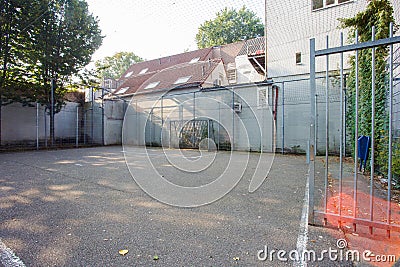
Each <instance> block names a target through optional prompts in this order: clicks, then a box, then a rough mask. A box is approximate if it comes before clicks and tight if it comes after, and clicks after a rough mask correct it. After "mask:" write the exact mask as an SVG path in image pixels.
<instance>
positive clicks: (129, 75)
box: [125, 71, 133, 78]
mask: <svg viewBox="0 0 400 267" xmlns="http://www.w3.org/2000/svg"><path fill="white" fill-rule="evenodd" d="M132 74H133V71H131V72H128V73H127V74H126V75H125V78H129V77H131V76H132Z"/></svg>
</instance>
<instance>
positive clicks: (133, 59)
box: [95, 52, 143, 79]
mask: <svg viewBox="0 0 400 267" xmlns="http://www.w3.org/2000/svg"><path fill="white" fill-rule="evenodd" d="M142 61H143V59H142V58H141V57H139V56H137V55H135V54H134V53H132V52H118V53H115V54H114V55H113V56H111V57H105V58H104V59H102V60H98V61H96V63H95V65H96V68H97V70H98V72H99V74H100V76H101V78H103V79H105V78H111V79H118V78H119V77H121V75H122V74H123V73H124V72H125V71H126V70H127V69H128V68H129V67H130V66H131V65H132V64H134V63H137V62H142Z"/></svg>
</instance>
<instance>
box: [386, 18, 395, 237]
mask: <svg viewBox="0 0 400 267" xmlns="http://www.w3.org/2000/svg"><path fill="white" fill-rule="evenodd" d="M389 37H390V38H393V22H391V23H390V34H389ZM393 52H394V51H393V44H391V45H390V52H389V53H390V57H389V61H390V62H389V72H390V73H389V79H390V81H389V144H388V145H389V155H388V179H387V180H388V193H387V203H388V204H387V205H388V206H387V224H389V225H390V221H391V215H392V214H391V212H392V210H391V200H392V192H391V191H392V156H393V147H392V145H393ZM387 235H388V237H390V230H387Z"/></svg>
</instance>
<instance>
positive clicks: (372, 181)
mask: <svg viewBox="0 0 400 267" xmlns="http://www.w3.org/2000/svg"><path fill="white" fill-rule="evenodd" d="M372 41H375V26H373V27H372ZM375 52H376V48H375V47H373V48H372V66H371V68H372V74H371V75H372V81H371V82H372V88H371V90H372V92H371V97H372V114H371V178H370V188H369V190H370V191H369V211H370V217H369V219H370V220H371V221H373V219H374V199H373V196H374V173H375V87H376V86H375V80H376V77H375V76H376V71H375V65H376V63H375V62H376V60H375ZM369 231H370V233H371V234H372V233H373V227H372V226H370V227H369Z"/></svg>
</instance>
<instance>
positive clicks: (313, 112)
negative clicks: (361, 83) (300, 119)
mask: <svg viewBox="0 0 400 267" xmlns="http://www.w3.org/2000/svg"><path fill="white" fill-rule="evenodd" d="M316 87H317V86H316V82H315V38H313V39H311V40H310V105H311V112H310V119H311V120H310V148H309V151H310V172H309V176H308V179H309V180H308V183H309V212H308V222H309V223H314V183H315V152H316V151H315V147H316V146H315V145H316V136H315V124H316V105H315V102H316Z"/></svg>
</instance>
